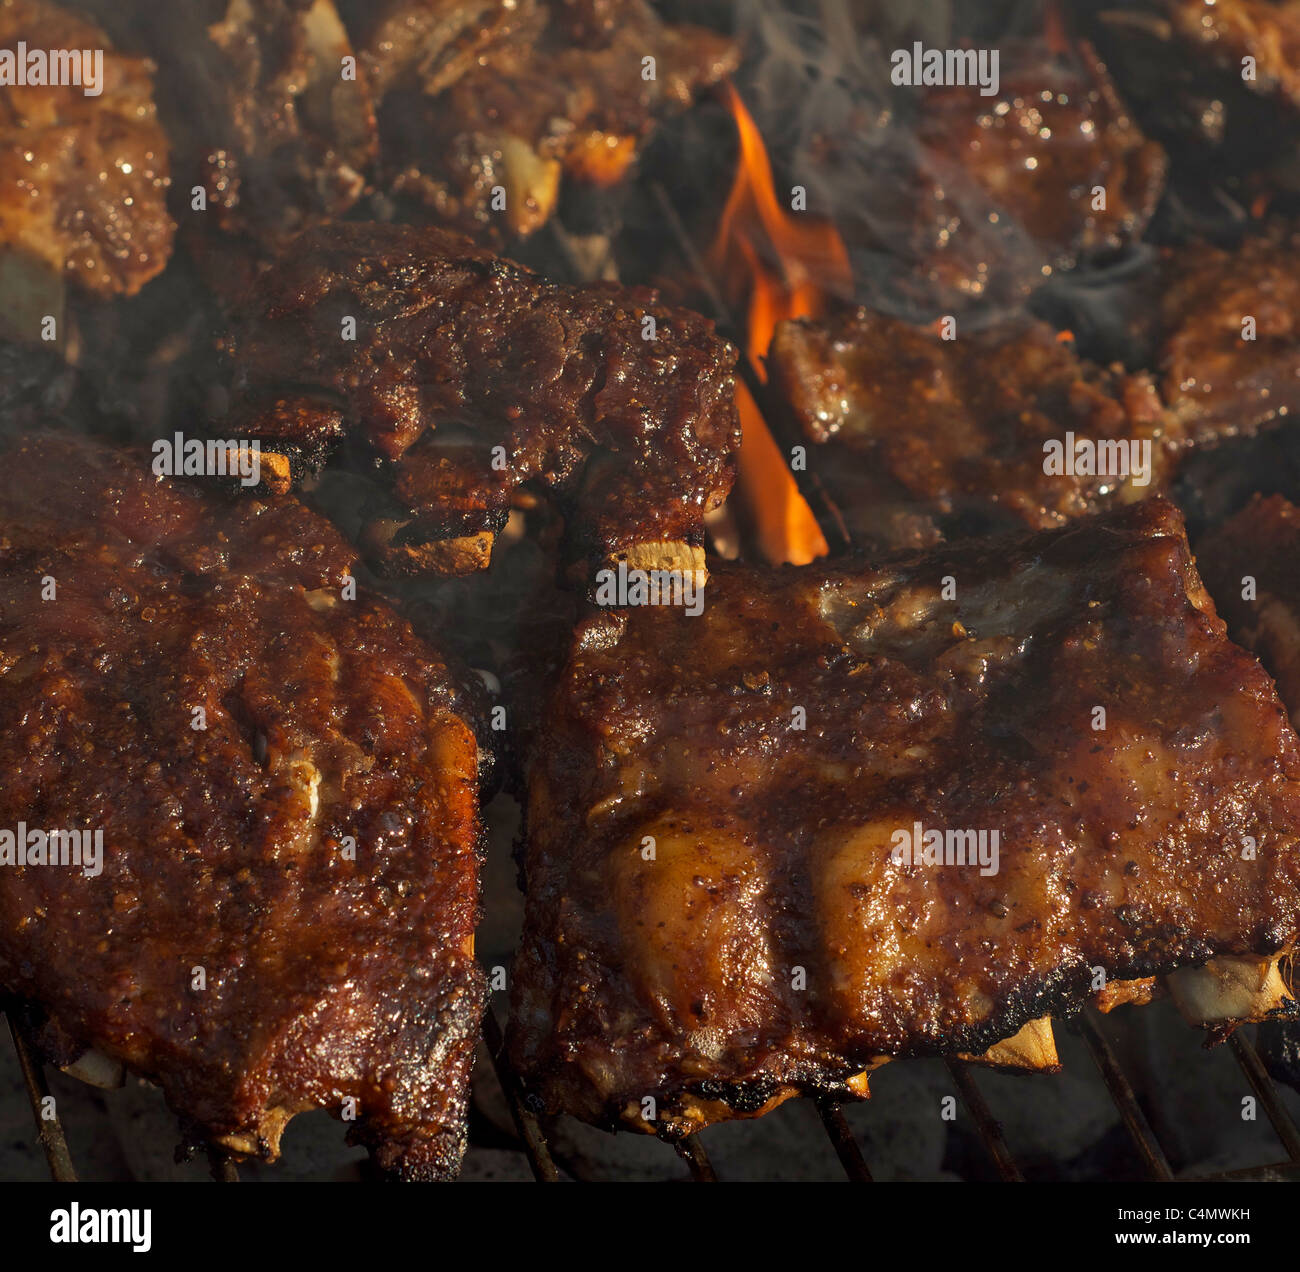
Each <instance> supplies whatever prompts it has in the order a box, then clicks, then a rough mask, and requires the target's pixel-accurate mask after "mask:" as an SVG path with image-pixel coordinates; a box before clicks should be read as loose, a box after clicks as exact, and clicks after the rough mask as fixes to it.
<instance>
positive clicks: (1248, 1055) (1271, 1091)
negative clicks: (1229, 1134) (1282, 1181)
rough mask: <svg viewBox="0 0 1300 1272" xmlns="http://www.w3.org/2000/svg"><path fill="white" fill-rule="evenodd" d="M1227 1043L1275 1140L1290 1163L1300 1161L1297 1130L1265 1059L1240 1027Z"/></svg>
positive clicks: (1299, 1137)
mask: <svg viewBox="0 0 1300 1272" xmlns="http://www.w3.org/2000/svg"><path fill="white" fill-rule="evenodd" d="M1228 1045H1229V1046H1230V1047H1231V1048H1232V1054H1233V1055H1234V1056H1236V1057H1237V1063H1238V1064H1239V1065H1240V1066H1241V1071H1242V1072H1243V1073H1244V1074H1245V1075H1246V1081H1247V1082H1249V1083H1250V1085H1251V1089H1252V1090H1253V1091H1254V1092H1255V1095H1256V1097H1257V1098H1258V1099H1259V1102H1260V1103H1261V1104H1262V1105H1263V1106H1264V1112H1265V1113H1266V1114H1267V1115H1268V1120H1269V1121H1270V1122H1271V1123H1272V1125H1273V1130H1274V1131H1275V1132H1276V1133H1277V1137H1278V1139H1279V1140H1281V1141H1282V1147H1283V1148H1284V1149H1285V1150H1286V1151H1287V1154H1288V1155H1289V1156H1290V1158H1291V1160H1292V1161H1293V1162H1300V1130H1297V1129H1296V1124H1295V1123H1294V1122H1293V1121H1292V1120H1291V1115H1290V1114H1289V1113H1288V1112H1287V1111H1286V1109H1285V1108H1284V1107H1283V1104H1282V1101H1281V1100H1280V1099H1279V1098H1278V1091H1277V1087H1275V1086H1274V1085H1273V1079H1272V1078H1270V1077H1269V1076H1268V1070H1267V1069H1265V1068H1264V1062H1263V1061H1262V1060H1260V1058H1259V1053H1258V1052H1257V1051H1256V1050H1255V1046H1254V1044H1253V1043H1252V1042H1251V1041H1250V1039H1249V1038H1245V1037H1243V1036H1242V1032H1241V1030H1240V1029H1236V1030H1234V1031H1233V1032H1232V1034H1231V1035H1230V1036H1229V1038H1228Z"/></svg>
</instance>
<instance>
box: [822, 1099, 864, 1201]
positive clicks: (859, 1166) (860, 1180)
mask: <svg viewBox="0 0 1300 1272" xmlns="http://www.w3.org/2000/svg"><path fill="white" fill-rule="evenodd" d="M816 1104H817V1113H818V1115H819V1116H820V1117H821V1120H822V1125H823V1126H824V1127H825V1128H826V1134H827V1135H828V1136H829V1137H830V1141H831V1144H832V1145H833V1146H834V1148H835V1155H836V1156H837V1157H838V1158H839V1159H840V1165H841V1166H843V1167H844V1173H845V1174H846V1175H847V1176H848V1177H849V1180H850V1182H852V1183H855V1184H869V1183H871V1182H872V1179H871V1169H870V1167H868V1165H867V1159H866V1158H865V1157H863V1156H862V1149H860V1148H859V1147H858V1141H857V1140H856V1139H855V1138H854V1135H853V1132H852V1130H850V1129H849V1123H848V1119H847V1118H846V1117H845V1116H844V1110H843V1109H841V1108H840V1106H839V1105H838V1104H836V1103H835V1101H834V1100H825V1099H819V1100H817V1101H816Z"/></svg>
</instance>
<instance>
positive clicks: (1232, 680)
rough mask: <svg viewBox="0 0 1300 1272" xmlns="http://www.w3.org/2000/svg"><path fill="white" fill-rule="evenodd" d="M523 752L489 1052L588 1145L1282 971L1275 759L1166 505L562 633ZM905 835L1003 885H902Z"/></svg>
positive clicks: (717, 595)
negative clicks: (696, 613)
mask: <svg viewBox="0 0 1300 1272" xmlns="http://www.w3.org/2000/svg"><path fill="white" fill-rule="evenodd" d="M953 588H955V592H953V591H952V589H953ZM945 591H948V592H949V593H950V594H952V595H953V599H950V600H948V599H944V598H945ZM1098 708H1103V709H1104V712H1105V715H1104V718H1102V717H1100V716H1099V715H1098V714H1097V709H1098ZM541 719H542V721H543V722H544V723H543V724H542V725H541V726H539V731H538V736H537V738H536V740H535V742H534V744H533V746H532V748H531V756H530V759H529V763H528V772H527V777H528V802H527V816H528V824H527V841H526V846H525V859H524V866H525V873H526V882H527V890H528V896H527V911H526V919H525V934H524V940H523V945H522V949H521V953H520V956H519V959H518V963H517V968H516V977H515V983H514V992H513V999H512V1022H511V1030H510V1049H511V1056H512V1060H513V1062H514V1064H515V1065H516V1066H517V1068H518V1070H519V1071H520V1072H521V1073H522V1074H523V1075H524V1078H525V1081H526V1082H527V1084H528V1085H529V1087H530V1089H531V1090H532V1091H533V1092H534V1093H535V1094H536V1095H537V1096H539V1097H540V1098H541V1099H542V1100H543V1101H544V1102H545V1103H546V1104H547V1106H548V1107H550V1108H552V1109H563V1110H566V1111H568V1112H571V1113H574V1114H576V1115H578V1116H580V1117H583V1118H586V1119H588V1120H590V1121H592V1122H596V1123H600V1124H607V1125H614V1124H618V1123H623V1124H625V1125H633V1126H637V1127H640V1128H642V1129H658V1130H659V1131H661V1132H664V1133H669V1134H674V1133H683V1132H687V1131H690V1130H691V1129H694V1128H695V1127H697V1126H699V1125H701V1124H703V1123H706V1122H708V1121H710V1120H714V1119H716V1118H719V1117H723V1116H728V1115H732V1114H734V1113H736V1112H756V1111H761V1110H762V1109H763V1108H765V1107H768V1106H769V1105H770V1104H771V1102H773V1101H774V1100H778V1099H780V1098H781V1097H782V1096H783V1095H786V1094H790V1093H792V1092H794V1091H798V1090H804V1091H808V1090H813V1091H819V1090H820V1091H837V1092H841V1093H852V1092H855V1091H856V1092H858V1093H861V1081H860V1079H858V1078H857V1077H856V1076H855V1075H859V1074H860V1073H861V1072H862V1071H864V1070H866V1069H867V1068H869V1067H870V1065H871V1064H872V1063H873V1061H875V1060H876V1059H877V1058H878V1057H880V1056H891V1055H892V1056H903V1055H915V1054H927V1053H934V1052H944V1053H948V1052H965V1053H978V1052H980V1051H982V1050H984V1049H985V1048H987V1047H988V1046H989V1045H990V1044H992V1043H994V1042H995V1041H997V1040H999V1039H1002V1038H1005V1037H1007V1036H1008V1035H1009V1034H1012V1033H1014V1032H1015V1031H1016V1030H1017V1029H1018V1028H1019V1027H1020V1026H1021V1025H1023V1024H1024V1023H1025V1022H1026V1021H1029V1020H1031V1019H1035V1018H1037V1017H1040V1016H1043V1015H1045V1014H1060V1013H1063V1012H1068V1011H1070V1010H1072V1009H1074V1008H1076V1007H1077V1006H1078V1005H1080V1004H1081V1003H1082V1002H1083V1001H1084V1000H1085V999H1086V998H1087V997H1088V996H1089V994H1090V993H1091V992H1092V990H1093V989H1095V987H1096V975H1097V972H1096V969H1102V970H1104V972H1105V973H1106V977H1107V979H1108V981H1109V982H1111V983H1113V982H1119V981H1130V980H1133V979H1136V978H1140V977H1146V976H1152V975H1159V974H1163V973H1165V972H1168V971H1170V970H1172V969H1174V968H1177V967H1180V966H1183V965H1189V964H1197V963H1201V962H1204V961H1205V960H1207V959H1209V958H1210V957H1211V956H1213V955H1216V954H1259V955H1267V954H1270V953H1273V952H1275V951H1278V950H1281V949H1286V948H1288V947H1290V946H1291V944H1292V943H1293V942H1294V940H1295V937H1296V931H1297V923H1298V922H1300V893H1298V892H1297V887H1296V885H1297V882H1300V855H1298V852H1300V849H1298V840H1300V743H1298V742H1297V739H1296V736H1295V734H1294V733H1293V732H1292V730H1291V727H1290V724H1289V723H1288V721H1287V719H1286V715H1285V712H1284V710H1283V708H1282V706H1281V704H1280V703H1279V702H1278V700H1277V697H1276V694H1275V693H1274V691H1273V688H1272V685H1271V684H1270V683H1269V681H1268V678H1267V676H1266V675H1265V674H1264V673H1263V671H1262V669H1261V668H1260V667H1259V665H1258V664H1257V663H1256V662H1255V660H1254V659H1253V658H1251V657H1250V656H1249V655H1248V654H1246V653H1245V652H1244V651H1242V650H1240V649H1239V648H1237V647H1236V646H1235V645H1233V644H1231V643H1230V642H1229V641H1228V640H1227V638H1226V636H1225V634H1224V628H1223V624H1222V623H1221V621H1220V620H1219V619H1218V618H1217V617H1216V615H1215V613H1214V609H1213V606H1212V604H1211V602H1210V601H1209V599H1208V597H1207V596H1206V594H1205V592H1204V589H1203V588H1202V586H1201V583H1200V580H1199V578H1198V577H1197V575H1196V573H1195V570H1194V567H1193V564H1192V559H1191V556H1190V553H1189V551H1188V547H1187V542H1186V538H1185V535H1184V532H1183V528H1182V524H1181V521H1180V519H1179V517H1178V514H1177V512H1176V511H1175V510H1174V509H1173V507H1172V506H1171V505H1169V504H1168V503H1166V502H1165V501H1163V500H1161V499H1153V500H1149V501H1146V502H1144V503H1142V504H1138V505H1136V506H1134V507H1132V508H1130V509H1125V510H1123V511H1120V512H1116V513H1112V514H1107V515H1106V516H1103V517H1096V518H1087V519H1084V520H1082V521H1080V522H1078V523H1074V524H1072V525H1070V526H1067V527H1065V528H1063V529H1060V530H1056V531H1050V532H1046V533H1042V534H1039V535H1035V536H1032V537H1029V538H1025V539H1019V540H1015V539H1006V540H991V541H984V542H980V543H971V544H969V545H962V546H955V547H949V548H943V549H940V550H938V551H935V552H933V553H929V554H912V555H906V556H901V557H895V558H889V559H886V560H883V561H881V562H880V563H878V564H875V565H866V564H863V563H862V562H855V561H847V562H842V563H838V564H829V565H828V564H826V563H819V564H817V565H815V566H809V567H803V568H800V569H797V570H786V571H782V572H771V571H757V570H754V569H750V568H744V567H740V566H727V565H722V566H719V567H718V568H717V569H715V570H714V571H713V572H712V574H711V578H710V582H709V586H708V591H707V602H706V606H705V609H704V613H703V614H702V615H701V616H700V617H698V618H691V617H689V616H687V615H686V614H684V613H683V612H681V611H680V610H674V609H671V608H668V607H662V608H649V607H646V608H643V609H640V610H630V611H624V612H622V613H615V612H607V613H603V614H601V615H599V616H598V617H596V618H594V619H592V620H591V621H589V622H588V623H587V624H586V625H585V626H583V627H581V628H580V630H579V632H578V635H577V638H576V640H575V642H574V645H573V648H572V651H571V654H570V657H569V660H568V663H567V666H566V667H565V668H564V670H563V672H562V674H561V675H560V677H559V679H558V682H557V684H556V686H555V688H554V691H553V694H552V697H551V699H550V701H549V704H548V707H547V710H546V711H545V713H544V714H543V715H542V717H541ZM801 724H802V726H803V727H802V728H800V727H799V726H800V725H801ZM1097 724H1101V725H1104V727H1094V725H1097ZM917 823H920V824H921V825H922V827H923V828H925V829H935V830H941V831H963V832H965V831H974V832H978V831H981V830H983V831H986V832H992V831H997V832H998V834H999V837H1000V845H1001V847H1000V857H999V863H998V869H997V871H996V873H992V874H989V875H984V874H981V873H980V871H979V870H978V869H975V868H971V867H968V866H956V865H953V866H943V867H940V866H930V865H924V864H912V865H908V864H907V863H906V862H902V861H895V860H894V859H893V850H894V848H895V847H896V846H897V840H896V839H895V836H896V834H897V833H898V832H899V831H903V830H911V829H912V828H913V827H914V826H915V825H916V824H917ZM647 1098H649V1099H650V1100H652V1101H653V1104H652V1105H647V1104H646V1103H644V1101H646V1100H647Z"/></svg>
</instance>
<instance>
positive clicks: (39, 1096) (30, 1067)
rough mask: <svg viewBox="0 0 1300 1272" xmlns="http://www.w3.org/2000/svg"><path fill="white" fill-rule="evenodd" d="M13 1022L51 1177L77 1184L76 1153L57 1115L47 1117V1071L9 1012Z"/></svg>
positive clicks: (28, 1094) (58, 1180)
mask: <svg viewBox="0 0 1300 1272" xmlns="http://www.w3.org/2000/svg"><path fill="white" fill-rule="evenodd" d="M5 1014H6V1016H7V1018H8V1020H9V1033H10V1036H11V1037H12V1038H13V1040H14V1050H15V1051H17V1052H18V1067H19V1068H20V1069H21V1070H22V1074H23V1085H24V1086H26V1088H27V1098H28V1099H29V1100H30V1101H31V1105H32V1117H34V1118H35V1119H36V1138H37V1139H39V1140H40V1142H41V1147H42V1148H43V1149H44V1150H45V1160H46V1161H47V1162H48V1163H49V1165H50V1175H51V1176H52V1178H53V1179H54V1182H55V1183H56V1184H75V1183H76V1182H77V1172H76V1169H75V1167H74V1166H73V1165H72V1154H71V1153H69V1152H68V1140H67V1137H66V1136H65V1135H64V1134H63V1123H62V1122H60V1121H59V1115H58V1112H57V1106H56V1112H55V1113H54V1116H53V1117H51V1118H48V1119H47V1118H46V1117H45V1116H44V1115H43V1105H44V1101H45V1099H46V1097H47V1096H48V1095H49V1094H50V1088H49V1086H48V1085H47V1084H46V1081H45V1068H44V1066H43V1065H42V1064H41V1060H40V1057H39V1056H38V1055H37V1054H36V1048H35V1047H33V1046H32V1044H31V1042H30V1041H29V1040H28V1038H27V1035H26V1034H25V1033H24V1032H23V1027H22V1026H21V1025H20V1024H19V1023H18V1021H17V1019H16V1018H15V1013H14V1012H13V1011H9V1012H6V1013H5Z"/></svg>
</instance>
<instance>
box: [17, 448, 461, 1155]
mask: <svg viewBox="0 0 1300 1272" xmlns="http://www.w3.org/2000/svg"><path fill="white" fill-rule="evenodd" d="M0 471H2V472H3V478H0V544H2V545H3V547H2V550H0V739H2V740H0V753H2V754H0V765H2V769H3V773H4V779H3V782H0V826H3V827H6V828H10V829H12V828H14V827H16V826H17V825H18V823H19V822H25V823H26V824H27V826H29V827H33V828H34V827H40V828H42V829H46V828H59V829H73V830H77V829H99V830H102V832H103V856H102V863H101V867H102V868H101V871H100V872H99V873H97V874H86V873H84V872H83V870H81V869H76V868H72V867H66V866H52V865H40V864H27V865H25V866H17V865H4V866H0V988H2V989H3V991H4V992H6V993H8V994H13V995H15V996H18V997H21V998H23V999H26V1000H29V1001H31V1002H33V1003H35V1004H36V1005H37V1007H38V1008H39V1009H40V1010H41V1012H42V1013H43V1014H44V1016H45V1017H46V1021H47V1023H46V1027H45V1030H44V1036H43V1046H44V1047H45V1049H46V1050H47V1052H48V1053H49V1054H50V1055H51V1056H52V1058H53V1059H55V1060H56V1061H57V1062H59V1063H68V1062H70V1061H71V1059H72V1058H74V1057H75V1056H76V1055H78V1054H80V1053H81V1052H82V1051H84V1050H85V1049H87V1048H97V1049H98V1050H99V1051H101V1052H104V1053H106V1054H108V1055H109V1056H111V1057H113V1058H115V1059H117V1060H119V1061H120V1062H122V1063H125V1064H126V1065H127V1066H128V1067H130V1068H131V1069H133V1070H135V1071H136V1072H138V1073H140V1074H142V1075H144V1076H147V1077H149V1078H151V1079H153V1080H154V1081H156V1082H158V1083H159V1084H160V1085H161V1086H162V1088H163V1090H164V1092H165V1094H166V1096H167V1099H168V1101H169V1103H170V1104H171V1106H172V1107H173V1108H174V1109H175V1110H176V1111H177V1112H178V1113H179V1114H181V1115H182V1116H183V1117H184V1118H185V1119H186V1120H187V1121H188V1122H190V1123H191V1124H193V1125H194V1126H196V1127H197V1128H198V1129H199V1130H200V1132H201V1133H202V1134H204V1135H206V1136H207V1137H209V1138H211V1139H215V1140H218V1141H220V1142H222V1143H225V1144H226V1145H228V1146H230V1147H231V1148H232V1149H234V1150H235V1151H236V1152H237V1153H241V1154H255V1155H260V1156H266V1157H272V1158H273V1157H274V1156H275V1155H276V1152H277V1146H278V1141H279V1138H280V1133H281V1131H282V1130H283V1127H284V1124H285V1123H286V1122H287V1121H288V1120H289V1118H290V1117H291V1116H292V1115H294V1114H295V1113H297V1112H300V1111H303V1110H305V1109H309V1108H316V1107H324V1108H327V1109H329V1110H331V1111H332V1112H333V1113H335V1114H336V1115H337V1114H340V1113H342V1112H343V1110H344V1105H345V1101H347V1100H355V1101H356V1109H355V1111H356V1118H357V1120H356V1121H355V1122H353V1123H352V1136H353V1138H354V1139H356V1140H358V1141H360V1142H362V1143H364V1144H366V1145H367V1146H368V1147H369V1148H370V1149H371V1151H372V1154H373V1156H374V1158H375V1160H376V1162H377V1163H378V1165H379V1166H380V1167H381V1168H382V1169H383V1170H385V1171H391V1172H394V1173H397V1174H400V1175H403V1176H407V1177H412V1178H429V1177H436V1176H442V1175H447V1174H450V1173H454V1171H455V1169H456V1167H457V1165H458V1163H459V1160H460V1156H461V1154H462V1152H463V1149H464V1143H465V1129H464V1119H465V1113H466V1099H467V1087H468V1079H469V1070H470V1065H471V1061H472V1057H473V1052H474V1047H475V1044H476V1040H477V1036H478V1025H479V1019H480V1015H481V1010H482V1005H483V1000H484V986H483V978H482V975H481V973H480V972H479V971H478V969H477V968H476V966H475V963H474V959H473V932H474V924H475V920H476V917H477V913H478V901H479V898H478V856H477V853H478V847H479V837H480V819H479V811H478V768H479V748H478V745H477V743H476V741H475V732H474V723H475V719H474V711H473V710H472V701H471V698H470V697H469V696H468V694H467V691H466V690H464V689H462V688H461V687H460V685H459V681H458V676H457V675H456V674H454V673H453V671H452V670H451V669H450V668H449V666H448V665H447V663H446V662H445V660H444V659H443V658H442V657H441V656H440V655H439V653H438V652H437V651H436V650H435V649H433V648H432V647H430V646H429V645H428V644H426V643H423V642H422V641H420V640H419V639H417V638H416V637H415V635H414V634H413V632H412V630H411V628H410V627H409V625H408V624H407V623H406V622H405V621H404V620H402V619H400V618H399V617H398V616H397V615H396V614H395V613H394V612H393V611H392V610H390V609H389V608H388V607H387V605H386V604H384V603H383V602H382V601H380V600H379V599H378V598H376V597H373V596H371V595H369V594H367V593H365V592H364V591H362V592H361V593H360V594H358V595H357V596H356V597H355V599H347V595H346V594H345V591H344V589H345V584H346V577H345V576H347V575H348V573H349V571H350V569H351V567H352V552H351V550H350V549H349V547H348V545H347V544H346V543H345V542H344V541H343V540H342V539H341V537H340V536H339V535H338V534H337V533H336V532H335V531H334V529H333V528H332V527H331V526H330V525H329V524H328V523H326V522H325V521H323V520H322V519H321V518H319V517H318V516H316V515H315V514H313V513H311V512H310V511H309V510H307V509H306V508H305V507H304V506H303V505H301V504H300V503H299V502H298V501H297V500H295V499H293V498H283V499H279V500H275V501H271V502H265V501H262V500H258V499H252V498H246V497H245V498H237V497H233V496H231V497H229V498H227V497H225V496H222V495H218V494H209V493H204V492H202V491H200V490H197V489H195V488H194V487H193V486H186V485H182V484H180V483H174V482H168V481H160V480H158V479H155V478H154V477H153V476H152V474H151V473H150V471H149V456H148V455H147V454H136V453H133V452H126V451H118V450H113V449H110V448H108V447H106V446H103V445H101V444H99V443H96V442H93V441H90V440H88V439H86V438H84V437H79V436H75V435H67V434H63V435H55V434H44V435H40V434H37V435H32V436H29V437H28V438H27V439H25V440H24V441H22V442H20V443H17V444H15V445H14V446H12V447H11V448H10V449H9V450H8V451H7V452H6V453H5V454H4V456H3V467H2V469H0Z"/></svg>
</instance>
